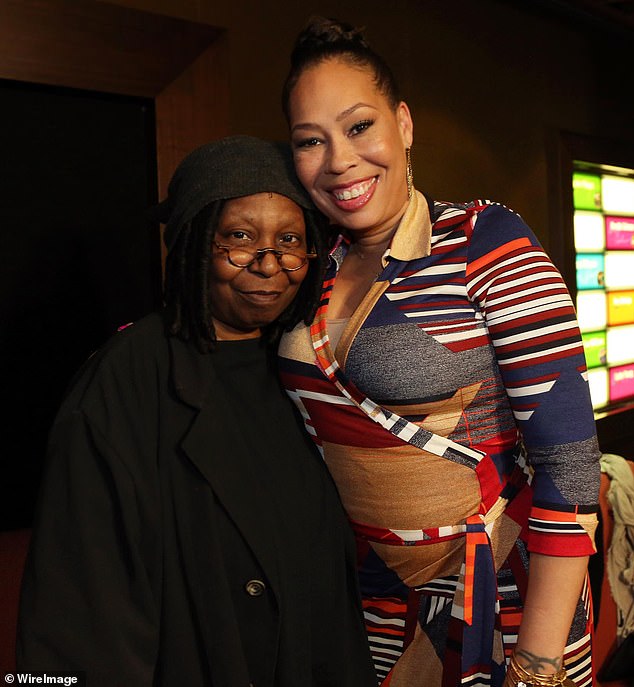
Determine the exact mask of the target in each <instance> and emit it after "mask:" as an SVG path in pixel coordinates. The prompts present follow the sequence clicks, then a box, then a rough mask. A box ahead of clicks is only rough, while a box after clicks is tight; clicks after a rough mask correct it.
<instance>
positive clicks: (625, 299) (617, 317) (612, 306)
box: [608, 291, 634, 327]
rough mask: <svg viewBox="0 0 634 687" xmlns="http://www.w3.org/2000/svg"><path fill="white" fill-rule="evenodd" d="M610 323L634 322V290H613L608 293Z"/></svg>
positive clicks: (612, 324) (613, 324) (614, 324)
mask: <svg viewBox="0 0 634 687" xmlns="http://www.w3.org/2000/svg"><path fill="white" fill-rule="evenodd" d="M608 324H609V325H610V326H611V327H613V326H616V325H620V324H634V291H612V292H611V293H609V294H608Z"/></svg>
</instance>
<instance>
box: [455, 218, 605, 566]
mask: <svg viewBox="0 0 634 687" xmlns="http://www.w3.org/2000/svg"><path fill="white" fill-rule="evenodd" d="M466 276H467V290H468V293H469V297H470V298H471V299H472V301H473V302H474V303H475V304H476V305H477V307H478V308H479V309H480V311H481V313H482V315H483V316H484V319H485V322H486V325H487V328H488V331H489V334H490V337H491V341H492V344H493V348H494V351H495V356H496V359H497V362H498V366H499V369H500V374H501V377H502V380H503V383H504V385H505V387H506V392H507V395H508V398H509V402H510V405H511V409H512V412H513V415H514V417H515V422H516V424H517V426H518V428H519V431H520V433H521V436H522V441H523V444H524V448H525V451H526V454H527V460H528V463H529V467H530V469H531V471H532V473H533V479H532V487H533V503H532V509H531V513H530V518H529V523H528V526H529V535H528V537H529V538H528V547H529V550H531V551H534V552H537V553H543V554H548V555H560V556H576V555H579V556H583V555H588V554H591V553H593V552H594V551H595V548H594V530H595V528H596V522H597V518H596V513H597V511H598V506H597V502H598V493H599V480H600V468H599V458H600V451H599V447H598V444H597V439H596V430H595V424H594V415H593V411H592V404H591V401H590V392H589V387H588V378H587V370H586V364H585V358H584V352H583V345H582V342H581V335H580V332H579V327H578V325H577V320H576V315H575V311H574V307H573V304H572V300H571V298H570V295H569V293H568V290H567V288H566V285H565V284H564V282H563V279H562V277H561V275H560V273H559V272H558V270H557V269H556V268H555V267H554V265H553V264H552V262H551V260H550V259H549V258H548V256H547V255H546V253H545V252H544V250H543V249H542V247H541V246H540V245H539V242H538V241H537V239H536V237H535V236H534V235H533V233H532V231H531V230H530V229H529V227H528V226H527V225H526V224H525V223H524V221H523V220H522V219H521V218H520V217H519V216H518V215H516V214H515V213H513V212H511V211H510V210H508V209H507V208H504V207H503V206H500V205H490V206H488V207H486V208H485V209H481V210H480V212H478V213H476V214H475V215H474V218H473V221H472V225H471V236H470V245H469V251H468V261H467V274H466Z"/></svg>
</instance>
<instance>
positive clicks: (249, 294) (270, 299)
mask: <svg viewBox="0 0 634 687" xmlns="http://www.w3.org/2000/svg"><path fill="white" fill-rule="evenodd" d="M240 295H241V296H242V298H244V299H245V300H247V301H249V302H250V303H255V304H256V305H267V304H269V303H274V302H275V301H276V300H277V299H278V298H279V297H280V296H281V295H282V294H281V292H280V291H240Z"/></svg>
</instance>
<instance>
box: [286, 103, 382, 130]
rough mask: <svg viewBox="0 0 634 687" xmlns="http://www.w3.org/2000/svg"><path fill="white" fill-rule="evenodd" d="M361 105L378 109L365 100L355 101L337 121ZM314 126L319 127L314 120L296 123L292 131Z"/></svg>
mask: <svg viewBox="0 0 634 687" xmlns="http://www.w3.org/2000/svg"><path fill="white" fill-rule="evenodd" d="M360 107H370V108H372V109H376V108H375V107H373V106H372V105H370V104H369V103H364V102H358V103H355V104H354V105H351V106H350V107H348V108H346V109H345V110H344V111H343V112H340V113H339V114H338V115H337V116H336V117H335V121H336V122H340V121H341V120H342V119H345V118H346V117H347V116H348V115H351V114H352V113H353V112H354V111H355V110H358V109H359V108H360ZM312 128H318V125H317V124H313V123H312V122H300V123H299V124H296V125H295V126H294V127H293V128H292V129H291V133H292V132H293V131H295V130H296V129H312Z"/></svg>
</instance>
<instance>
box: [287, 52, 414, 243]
mask: <svg viewBox="0 0 634 687" xmlns="http://www.w3.org/2000/svg"><path fill="white" fill-rule="evenodd" d="M289 119H290V127H291V140H292V145H293V154H294V158H295V166H296V169H297V174H298V176H299V178H300V180H301V182H302V184H303V185H304V186H305V187H306V189H307V190H308V192H309V193H310V195H311V197H312V199H313V201H314V203H315V205H317V207H318V208H319V209H320V210H321V211H322V212H323V213H324V214H325V215H327V216H328V217H329V218H330V220H331V221H332V222H334V223H335V224H339V225H341V226H342V227H345V228H346V229H349V230H350V231H352V232H354V233H357V232H359V233H361V232H364V233H366V232H370V233H376V234H379V235H380V234H383V233H388V232H391V231H392V230H393V229H394V227H395V225H396V223H397V222H398V220H399V219H400V218H401V216H402V215H403V212H404V211H405V207H406V206H407V202H408V196H407V180H406V154H405V149H406V148H409V147H410V146H411V144H412V138H413V126H412V119H411V116H410V113H409V109H408V108H407V105H406V104H405V103H403V102H401V103H399V104H398V105H397V107H396V109H394V108H392V107H391V106H390V104H389V102H388V100H387V98H386V97H385V95H384V94H383V93H381V92H380V91H379V90H378V89H377V87H376V84H375V82H374V74H373V72H372V70H371V69H370V68H362V67H356V66H353V65H350V64H348V63H346V62H345V61H342V60H341V59H336V58H335V59H329V60H325V61H323V62H320V63H318V64H317V65H314V66H312V67H309V68H307V69H306V70H305V71H304V72H303V73H302V75H301V76H300V77H299V79H298V81H297V83H296V85H295V87H294V88H293V90H292V92H291V94H290V98H289Z"/></svg>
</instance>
